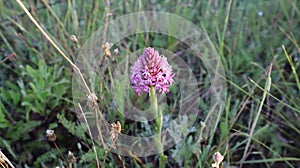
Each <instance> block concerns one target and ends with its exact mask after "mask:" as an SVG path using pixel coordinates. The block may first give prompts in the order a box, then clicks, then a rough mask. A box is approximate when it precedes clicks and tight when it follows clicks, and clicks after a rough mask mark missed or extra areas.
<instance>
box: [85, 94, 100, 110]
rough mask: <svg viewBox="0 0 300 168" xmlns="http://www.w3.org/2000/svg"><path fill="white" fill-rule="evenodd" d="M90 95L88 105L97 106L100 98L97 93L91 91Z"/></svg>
mask: <svg viewBox="0 0 300 168" xmlns="http://www.w3.org/2000/svg"><path fill="white" fill-rule="evenodd" d="M87 97H88V103H87V104H88V105H89V106H91V107H94V106H96V104H97V100H98V97H97V96H96V94H95V93H91V94H90V95H88V96H87Z"/></svg>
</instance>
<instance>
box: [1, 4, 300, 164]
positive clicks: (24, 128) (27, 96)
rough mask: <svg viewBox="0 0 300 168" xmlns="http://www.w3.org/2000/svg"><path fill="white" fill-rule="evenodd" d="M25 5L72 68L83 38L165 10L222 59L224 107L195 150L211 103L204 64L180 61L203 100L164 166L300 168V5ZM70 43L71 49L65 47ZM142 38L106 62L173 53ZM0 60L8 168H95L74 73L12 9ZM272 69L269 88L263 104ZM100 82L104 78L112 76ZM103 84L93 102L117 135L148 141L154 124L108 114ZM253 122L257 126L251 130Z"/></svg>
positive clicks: (6, 12)
mask: <svg viewBox="0 0 300 168" xmlns="http://www.w3.org/2000/svg"><path fill="white" fill-rule="evenodd" d="M22 2H23V3H24V4H25V6H26V7H27V9H28V10H29V11H30V12H31V14H32V15H33V16H34V17H35V19H36V20H37V21H38V22H39V23H40V24H41V25H42V27H43V28H44V29H45V30H46V31H47V33H49V34H50V35H51V37H52V38H53V39H54V40H55V42H56V43H57V44H58V45H59V47H60V48H61V49H62V50H63V51H64V52H65V53H67V55H68V56H69V57H70V58H71V59H72V60H73V61H75V58H76V57H77V55H78V53H79V51H80V47H81V46H82V45H83V44H84V43H85V41H86V40H87V39H88V38H89V37H90V35H91V34H92V33H93V32H94V31H96V30H97V29H98V28H99V27H100V26H103V25H105V23H106V22H109V21H111V20H113V19H114V18H117V17H118V16H122V15H124V14H129V13H133V12H139V11H163V12H169V13H173V14H176V15H179V16H182V17H184V18H185V19H187V20H190V21H191V22H193V23H194V24H195V25H196V26H198V27H199V29H201V30H203V31H204V32H207V34H208V36H209V37H210V38H211V41H212V43H213V45H214V46H215V47H216V49H217V51H218V52H219V54H220V56H221V60H222V63H223V65H224V69H225V73H226V81H227V86H228V87H227V89H228V90H227V91H226V92H227V94H226V106H225V110H224V112H223V113H222V116H221V120H220V122H219V125H218V128H217V131H216V132H214V133H213V134H214V136H213V139H211V140H209V139H204V140H202V141H201V143H200V145H199V143H197V141H198V140H199V136H200V134H201V129H202V128H201V124H200V121H202V120H204V119H205V115H206V114H207V113H208V107H207V105H206V104H205V102H209V100H210V97H209V95H208V94H206V93H207V92H208V89H209V84H210V83H209V76H208V75H207V74H205V73H203V71H202V70H200V68H201V67H202V65H201V63H199V62H197V61H196V62H195V60H194V59H193V58H190V57H188V56H187V55H188V53H184V54H183V55H185V56H184V57H183V59H184V60H185V61H187V62H190V63H191V64H189V65H190V66H191V68H192V69H193V72H194V74H195V76H196V77H197V80H198V87H199V89H200V93H201V94H202V95H201V99H200V98H199V100H198V101H199V104H200V107H199V116H198V118H197V119H196V122H195V124H194V127H193V128H194V129H193V130H192V131H190V133H189V135H188V136H187V137H186V138H185V139H184V140H182V141H180V142H179V143H178V144H177V145H176V146H174V147H173V148H171V149H169V150H167V151H165V155H167V156H168V160H167V167H211V164H212V163H213V158H212V155H213V154H214V153H215V152H217V151H220V152H221V153H222V154H223V155H224V156H225V159H224V161H223V164H222V166H223V167H300V145H299V139H300V116H299V114H300V97H299V95H300V83H299V73H300V63H299V59H300V54H299V53H300V48H299V40H300V39H299V37H300V31H299V30H300V16H299V15H300V2H299V1H298V0H272V1H267V0H263V1H261V0H252V1H248V0H239V1H234V0H232V1H229V0H227V1H220V0H213V1H212V0H208V1H206V0H200V1H192V0H182V1H181V0H178V1H169V0H163V1H156V0H151V1H141V0H139V1H133V0H127V1H109V0H107V1H104V0H103V1H102V0H99V1H97V0H66V1H64V0H26V1H22ZM72 35H75V36H76V37H77V39H78V43H76V42H74V41H72V40H71V36H72ZM145 36H146V35H145V34H137V35H133V36H130V37H128V38H126V39H124V40H123V41H122V42H120V44H116V45H115V46H117V47H115V48H119V51H120V54H119V55H117V54H114V53H113V50H112V51H111V52H112V53H113V54H112V55H111V57H110V58H109V59H108V61H110V63H111V64H113V63H114V62H116V63H118V62H119V61H121V60H122V59H123V58H124V57H125V56H126V53H127V50H128V51H134V50H136V49H141V48H144V47H148V46H149V45H150V46H160V47H162V48H170V47H172V45H173V44H174V43H175V42H176V40H170V39H168V38H169V37H165V36H160V35H157V34H151V39H152V40H150V41H151V43H145V42H144V41H143V39H144V38H145ZM168 40H169V41H168ZM166 41H168V42H166ZM170 41H171V42H173V43H169V42H170ZM105 42H106V41H105ZM105 42H103V43H105ZM107 42H109V39H107ZM283 46H284V48H285V49H286V53H285V52H284V49H283ZM99 47H100V48H101V46H99ZM181 49H184V45H182V47H181ZM178 50H179V49H178ZM177 52H180V51H177ZM0 61H1V64H0V72H1V73H0V148H1V151H2V152H3V153H4V154H5V155H6V156H7V157H8V158H9V160H10V161H11V162H12V163H13V164H14V165H15V166H16V167H55V166H60V167H62V166H65V167H69V166H70V165H72V166H73V167H95V165H96V161H95V153H94V152H93V149H92V141H91V139H90V138H89V135H88V133H86V132H85V131H84V129H83V128H82V127H81V126H80V125H79V122H78V120H77V117H76V115H75V113H74V110H73V106H74V105H73V104H72V76H73V69H72V67H71V66H70V64H68V62H67V61H65V60H64V58H63V57H61V55H60V54H59V53H58V52H57V51H56V50H55V49H54V47H53V46H52V45H51V44H50V43H49V42H48V41H47V40H46V39H45V38H44V37H43V36H42V34H41V32H40V31H39V30H38V29H37V28H36V27H35V26H34V25H33V24H32V22H31V21H30V20H29V18H28V16H27V15H26V14H25V13H24V11H23V10H22V9H21V8H20V6H19V5H18V4H17V2H15V1H5V0H0ZM271 64H272V65H273V67H272V72H271V79H272V84H271V89H270V92H269V94H267V95H266V99H265V101H262V100H263V94H264V88H265V87H264V85H265V83H266V81H267V80H268V71H269V67H270V65H271ZM107 65H109V64H108V63H107ZM204 68H205V67H204ZM204 72H205V70H204ZM105 75H106V77H107V78H110V74H109V72H108V73H107V74H105ZM107 81H108V80H107V79H103V81H102V79H100V86H101V87H100V88H102V89H100V91H99V93H98V97H99V98H100V109H101V111H103V113H104V115H105V118H106V119H107V120H108V121H117V120H121V121H122V122H121V123H122V131H121V132H122V133H123V134H139V133H140V132H139V129H140V130H143V134H145V135H147V134H151V130H148V131H149V132H147V128H148V127H149V126H151V123H138V122H133V121H129V120H126V118H125V119H124V118H122V112H116V113H117V114H114V113H112V110H111V109H112V106H114V104H113V103H112V97H111V94H110V93H111V90H110V87H109V86H108V84H107V83H108V82H107ZM116 87H120V86H116ZM171 93H172V96H173V97H172V96H171V97H172V98H171V99H172V100H171V101H170V102H168V105H170V106H171V105H173V106H172V107H174V108H173V110H175V109H176V100H177V97H176V93H178V88H176V86H174V87H172V88H171ZM119 96H120V97H121V96H122V95H119ZM132 99H137V98H136V97H135V98H132ZM145 99H146V96H145V97H141V98H139V99H138V100H136V103H137V104H139V103H143V102H144V101H145ZM173 99H174V100H173ZM174 104H175V105H174ZM260 105H263V106H262V109H260V108H259V106H260ZM171 111H172V108H171V109H170V111H169V112H171ZM257 114H259V116H258V120H257V121H258V122H255V120H256V116H257ZM253 124H254V125H255V129H252V128H253ZM47 129H54V130H55V133H56V136H57V140H56V143H57V144H58V146H59V149H60V151H61V153H62V154H63V156H64V157H65V160H66V161H64V160H63V159H62V158H61V156H60V154H59V152H58V151H57V149H56V147H55V145H54V143H52V142H49V141H48V140H47V138H46V137H45V132H46V130H47ZM251 129H252V131H253V136H251V135H250V132H251V131H250V130H251ZM249 139H250V140H251V142H250V145H249V146H247V142H248V140H249ZM96 146H97V147H96V148H97V151H98V153H97V155H98V157H99V160H100V163H101V165H102V166H103V167H120V166H121V167H122V164H121V163H120V159H119V158H118V156H117V155H116V154H114V153H110V152H107V153H106V151H105V150H104V149H103V148H101V147H99V145H96ZM68 151H72V152H73V153H74V155H75V157H76V162H75V163H73V164H66V162H68V161H67V157H68V156H67V154H68ZM121 161H124V163H125V165H126V167H155V166H158V162H159V157H157V156H149V157H143V158H137V157H135V156H134V155H133V156H132V157H123V156H122V160H121Z"/></svg>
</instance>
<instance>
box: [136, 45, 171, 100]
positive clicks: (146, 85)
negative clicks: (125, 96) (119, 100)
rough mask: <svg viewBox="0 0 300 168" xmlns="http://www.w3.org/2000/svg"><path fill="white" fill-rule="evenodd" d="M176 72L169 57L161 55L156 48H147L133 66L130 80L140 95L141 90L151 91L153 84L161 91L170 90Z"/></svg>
mask: <svg viewBox="0 0 300 168" xmlns="http://www.w3.org/2000/svg"><path fill="white" fill-rule="evenodd" d="M173 77H174V74H173V72H172V66H171V65H169V63H168V62H167V58H166V57H164V56H160V55H159V53H158V51H156V50H154V48H150V47H149V48H146V49H145V51H144V53H143V55H141V56H140V57H139V58H138V59H137V60H136V61H135V63H134V65H133V66H132V67H131V71H130V82H131V85H132V88H133V89H134V90H135V92H136V93H137V94H138V96H140V92H148V93H149V92H150V87H151V86H153V87H154V89H155V90H158V91H159V92H162V93H164V92H169V87H170V86H172V83H173V82H174V80H173Z"/></svg>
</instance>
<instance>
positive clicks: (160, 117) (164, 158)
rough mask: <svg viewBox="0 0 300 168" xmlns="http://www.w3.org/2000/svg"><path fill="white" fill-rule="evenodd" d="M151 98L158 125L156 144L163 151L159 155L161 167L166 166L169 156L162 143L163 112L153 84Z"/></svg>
mask: <svg viewBox="0 0 300 168" xmlns="http://www.w3.org/2000/svg"><path fill="white" fill-rule="evenodd" d="M150 99H151V105H152V109H153V112H154V114H155V116H156V119H155V123H156V127H157V138H158V139H157V140H156V146H157V148H158V151H159V152H161V153H160V154H159V156H160V162H159V167H160V168H165V167H166V161H167V156H165V155H164V152H163V144H162V139H161V130H162V122H163V114H162V110H161V109H158V104H157V97H156V93H155V89H154V87H153V86H151V87H150Z"/></svg>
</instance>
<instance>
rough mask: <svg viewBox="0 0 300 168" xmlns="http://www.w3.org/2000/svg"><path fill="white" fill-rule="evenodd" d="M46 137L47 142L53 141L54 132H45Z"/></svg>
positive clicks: (54, 137) (54, 138)
mask: <svg viewBox="0 0 300 168" xmlns="http://www.w3.org/2000/svg"><path fill="white" fill-rule="evenodd" d="M46 136H47V137H48V140H49V141H55V140H56V135H55V133H54V130H50V129H49V130H47V131H46Z"/></svg>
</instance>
